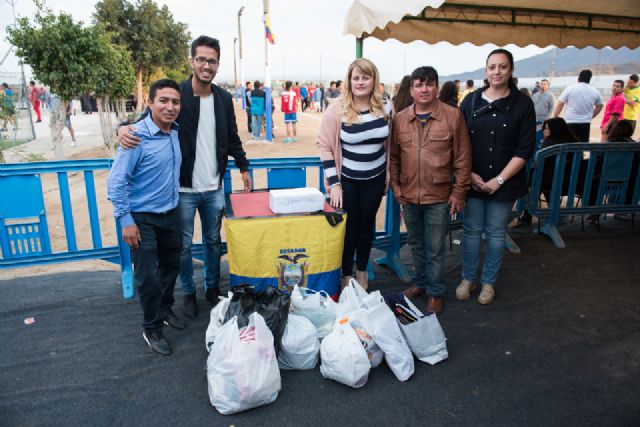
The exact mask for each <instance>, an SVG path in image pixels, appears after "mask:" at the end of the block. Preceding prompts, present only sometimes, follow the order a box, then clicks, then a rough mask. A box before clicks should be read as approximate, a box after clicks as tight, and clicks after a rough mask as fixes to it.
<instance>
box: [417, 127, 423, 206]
mask: <svg viewBox="0 0 640 427" xmlns="http://www.w3.org/2000/svg"><path fill="white" fill-rule="evenodd" d="M417 122H418V204H420V202H421V201H422V200H421V199H420V195H421V194H422V191H421V188H422V186H421V181H422V173H421V172H420V162H421V160H420V159H422V139H423V138H424V124H422V122H421V121H420V120H417Z"/></svg>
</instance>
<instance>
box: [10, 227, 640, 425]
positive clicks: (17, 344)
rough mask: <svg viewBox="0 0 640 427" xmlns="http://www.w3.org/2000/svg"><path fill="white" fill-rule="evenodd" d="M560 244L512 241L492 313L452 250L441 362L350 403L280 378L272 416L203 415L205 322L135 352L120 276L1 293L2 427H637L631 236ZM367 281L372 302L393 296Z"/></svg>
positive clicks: (319, 384) (323, 383)
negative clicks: (470, 294)
mask: <svg viewBox="0 0 640 427" xmlns="http://www.w3.org/2000/svg"><path fill="white" fill-rule="evenodd" d="M564 231H565V233H564V236H565V238H566V240H567V245H568V246H567V248H566V249H556V248H555V247H553V245H551V243H550V242H549V241H548V240H547V239H546V238H544V237H542V236H537V235H534V234H531V233H529V232H528V231H526V230H516V231H515V232H514V238H515V240H516V242H517V243H518V244H519V245H520V246H521V248H522V254H521V255H512V254H507V255H506V257H505V263H504V267H503V270H502V273H501V276H500V280H499V283H498V288H497V289H498V297H497V300H496V302H495V303H494V304H493V305H492V306H489V307H482V306H480V305H479V304H478V303H477V302H476V301H475V300H470V301H467V302H464V303H463V302H458V301H456V300H455V297H454V285H455V283H457V281H458V278H459V271H460V265H459V256H460V254H459V246H455V245H454V246H453V252H448V255H447V275H446V278H447V283H448V290H447V293H446V295H445V310H444V313H443V314H442V316H441V323H442V326H443V328H444V331H445V333H446V335H447V338H448V348H449V353H450V358H449V360H447V361H445V362H443V363H441V364H439V365H436V366H434V367H431V366H428V365H426V364H423V363H421V362H416V363H417V364H416V372H415V375H414V376H413V377H412V378H411V379H410V380H409V381H407V382H406V383H401V382H399V381H397V380H396V379H395V377H394V376H393V375H392V374H391V372H390V370H389V369H388V368H387V367H386V365H383V366H381V367H379V368H377V369H375V370H373V371H372V372H371V374H370V376H369V382H368V383H367V384H366V385H365V386H364V388H362V389H359V390H353V389H350V388H348V387H346V386H343V385H340V384H338V383H335V382H331V381H328V380H325V379H323V378H322V376H321V375H320V372H319V369H318V368H316V369H314V370H312V371H300V372H282V387H283V388H282V391H281V393H280V395H279V397H278V399H277V401H276V402H275V403H273V404H271V405H269V406H265V407H261V408H258V409H254V410H251V411H248V412H245V413H242V414H237V415H231V416H222V415H220V414H218V413H217V412H216V410H215V409H214V408H213V407H212V406H211V405H210V403H209V400H208V394H207V384H206V375H205V363H206V352H205V348H204V332H205V329H206V325H207V323H208V319H207V316H206V315H201V316H200V317H199V318H198V319H197V321H195V322H193V323H191V324H190V326H189V328H188V329H187V330H185V331H182V332H178V331H173V330H170V331H168V332H167V335H168V337H169V339H170V340H171V341H172V343H173V345H174V348H175V354H174V355H172V356H171V357H161V356H158V355H155V354H150V353H148V352H147V350H146V348H145V346H144V344H143V341H142V338H141V336H140V333H141V332H140V326H139V322H140V308H139V305H138V303H137V302H136V301H124V300H123V299H122V297H121V292H120V288H119V283H118V278H119V275H118V273H117V272H114V271H83V272H73V273H60V274H51V275H44V276H40V277H23V278H17V279H13V280H5V281H2V282H0V288H2V293H3V298H2V299H1V300H0V342H2V343H3V346H2V351H0V384H2V387H1V388H0V425H2V426H12V427H17V426H41V425H47V426H88V425H91V426H114V425H125V426H140V427H142V426H154V425H180V426H193V425H215V426H228V425H234V426H360V425H368V426H390V425H412V426H414V425H415V426H418V425H466V426H468V425H473V426H485V425H486V426H498V425H504V426H514V425H527V426H529V425H530V426H539V425H558V426H574V425H575V426H585V425H593V426H603V425H604V426H606V425H611V426H637V425H640V286H639V285H640V282H638V279H637V278H638V273H639V272H640V271H639V267H638V255H639V254H640V250H639V248H638V242H639V241H640V232H639V231H631V227H630V223H629V221H618V220H613V219H608V220H607V221H605V222H604V223H603V226H602V231H601V232H600V233H597V232H596V231H595V230H594V229H593V228H590V227H587V231H586V232H584V233H582V232H580V231H579V227H578V226H577V225H573V226H567V227H565V229H564ZM402 255H403V259H404V260H405V262H407V263H408V262H409V256H408V252H407V251H406V248H404V249H403V253H402ZM223 269H224V270H223V277H224V278H226V277H228V274H227V271H226V262H225V263H224V266H223ZM375 272H376V274H377V280H376V281H375V283H374V284H373V285H372V288H373V289H381V290H382V291H383V293H386V292H392V291H397V290H400V289H402V288H403V287H404V285H403V284H402V283H400V282H399V281H398V280H397V278H396V277H395V276H394V275H392V274H391V273H389V272H388V271H387V270H385V269H383V268H381V267H376V268H375ZM197 273H198V274H199V275H200V278H199V280H198V282H199V283H201V270H198V271H197ZM227 285H228V281H227V280H226V279H225V280H223V287H226V286H227ZM200 286H201V285H200ZM176 296H177V297H178V301H180V302H179V303H178V304H177V305H178V307H179V306H180V303H181V291H180V290H177V291H176ZM418 303H419V304H420V305H421V306H424V302H423V301H418ZM200 308H201V310H202V311H203V312H204V311H205V303H204V301H200ZM29 317H34V319H35V323H33V324H31V325H26V324H25V323H24V320H25V319H26V318H29Z"/></svg>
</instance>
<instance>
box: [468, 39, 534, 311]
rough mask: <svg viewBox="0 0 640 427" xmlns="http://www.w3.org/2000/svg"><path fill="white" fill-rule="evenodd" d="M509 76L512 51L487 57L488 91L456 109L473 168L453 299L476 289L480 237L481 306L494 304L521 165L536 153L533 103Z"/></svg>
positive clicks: (523, 179)
mask: <svg viewBox="0 0 640 427" xmlns="http://www.w3.org/2000/svg"><path fill="white" fill-rule="evenodd" d="M513 71H514V65H513V55H512V54H511V52H509V51H508V50H506V49H496V50H494V51H492V52H491V53H489V56H488V57H487V62H486V74H487V79H488V83H489V86H488V87H487V88H484V89H482V90H477V91H475V92H473V94H472V95H470V96H467V97H466V98H465V100H464V102H463V103H462V105H461V107H460V109H461V110H462V113H463V114H464V117H465V119H466V122H467V126H468V128H469V138H470V139H471V146H472V149H473V164H472V171H471V191H470V192H469V195H468V197H467V204H466V206H465V208H464V229H463V242H462V281H461V282H460V285H458V288H457V289H456V298H458V299H459V300H461V301H463V300H466V299H468V298H469V296H470V295H471V293H472V292H473V291H474V290H475V288H476V279H477V276H478V274H477V269H478V263H479V261H480V245H481V243H482V235H483V234H484V235H485V236H486V245H487V249H486V254H485V257H484V263H483V265H482V273H481V276H480V283H481V284H482V289H481V291H480V295H479V296H478V302H479V303H480V304H483V305H487V304H491V303H492V302H493V300H494V297H495V285H496V282H497V279H498V272H499V271H500V267H501V265H502V257H503V254H504V245H505V239H506V234H507V224H508V223H509V220H510V215H511V209H512V206H513V204H514V202H515V201H516V200H517V199H518V198H520V197H522V196H523V195H525V194H526V192H527V174H526V170H525V165H526V163H527V161H528V160H529V158H530V157H531V156H532V155H533V152H534V149H535V131H536V116H535V110H534V107H533V102H532V101H531V98H529V97H527V96H525V95H523V94H522V93H521V92H520V91H519V90H518V88H517V86H516V85H515V83H514V82H513V80H512V77H513Z"/></svg>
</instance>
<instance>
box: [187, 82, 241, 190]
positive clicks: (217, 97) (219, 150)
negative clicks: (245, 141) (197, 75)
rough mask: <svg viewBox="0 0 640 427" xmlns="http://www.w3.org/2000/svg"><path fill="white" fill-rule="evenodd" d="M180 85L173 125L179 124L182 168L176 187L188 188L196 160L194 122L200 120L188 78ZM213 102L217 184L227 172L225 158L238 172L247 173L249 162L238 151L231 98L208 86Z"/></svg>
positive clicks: (239, 150)
mask: <svg viewBox="0 0 640 427" xmlns="http://www.w3.org/2000/svg"><path fill="white" fill-rule="evenodd" d="M192 77H193V76H190V77H189V78H188V79H186V80H183V81H182V82H180V99H181V102H180V104H181V109H180V115H179V116H178V118H177V119H176V123H178V125H180V128H179V129H178V138H179V139H180V151H181V152H182V166H181V167H180V186H182V187H191V186H192V185H193V184H192V179H193V166H194V164H195V161H196V137H197V135H198V120H199V118H200V97H199V96H194V94H193V87H192V86H191V78H192ZM211 89H212V91H213V102H214V109H215V116H216V159H217V162H218V173H219V175H220V184H222V180H223V179H224V174H225V172H226V170H227V163H228V159H229V156H232V157H233V158H234V160H235V161H236V165H237V166H238V167H239V168H240V170H241V171H243V172H244V171H248V170H249V160H247V154H246V153H245V151H244V149H243V148H242V141H241V140H240V136H238V126H237V124H236V114H235V111H234V110H233V101H232V99H231V95H230V94H229V93H228V92H227V91H225V90H223V89H220V88H219V87H218V86H216V85H214V84H211Z"/></svg>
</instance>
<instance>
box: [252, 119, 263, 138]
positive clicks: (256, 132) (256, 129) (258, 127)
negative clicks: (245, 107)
mask: <svg viewBox="0 0 640 427" xmlns="http://www.w3.org/2000/svg"><path fill="white" fill-rule="evenodd" d="M263 122H264V116H263V115H257V114H254V115H253V116H251V129H253V131H252V132H251V134H252V135H253V137H254V138H260V132H261V131H262V123H263Z"/></svg>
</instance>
